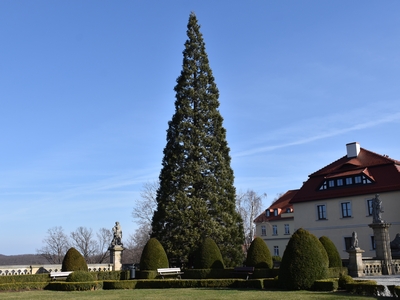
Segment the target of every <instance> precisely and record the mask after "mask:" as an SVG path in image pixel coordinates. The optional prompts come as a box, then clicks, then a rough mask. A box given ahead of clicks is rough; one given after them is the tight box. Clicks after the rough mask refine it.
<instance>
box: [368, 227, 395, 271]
mask: <svg viewBox="0 0 400 300" xmlns="http://www.w3.org/2000/svg"><path fill="white" fill-rule="evenodd" d="M390 225H391V224H389V223H383V222H382V223H372V224H369V225H368V226H369V227H371V228H372V230H373V231H374V239H375V246H376V249H375V252H376V258H377V259H380V260H382V275H393V270H392V252H391V250H390V237H389V227H390Z"/></svg>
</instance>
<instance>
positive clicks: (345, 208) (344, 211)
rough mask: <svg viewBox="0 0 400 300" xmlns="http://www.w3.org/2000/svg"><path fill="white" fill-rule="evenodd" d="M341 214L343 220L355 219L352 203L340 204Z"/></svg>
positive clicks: (344, 202)
mask: <svg viewBox="0 0 400 300" xmlns="http://www.w3.org/2000/svg"><path fill="white" fill-rule="evenodd" d="M340 214H341V216H342V218H343V219H345V218H352V217H353V211H352V205H351V201H343V202H340Z"/></svg>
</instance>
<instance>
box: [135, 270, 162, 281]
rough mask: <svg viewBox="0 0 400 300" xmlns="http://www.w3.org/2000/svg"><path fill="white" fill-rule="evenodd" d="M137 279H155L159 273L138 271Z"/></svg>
mask: <svg viewBox="0 0 400 300" xmlns="http://www.w3.org/2000/svg"><path fill="white" fill-rule="evenodd" d="M135 275H136V278H140V279H155V278H156V277H157V271H155V270H146V271H136V274H135Z"/></svg>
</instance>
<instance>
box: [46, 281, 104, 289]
mask: <svg viewBox="0 0 400 300" xmlns="http://www.w3.org/2000/svg"><path fill="white" fill-rule="evenodd" d="M102 287H103V281H88V282H63V281H54V282H49V283H48V284H47V286H46V287H45V289H46V290H52V291H93V290H98V289H101V288H102Z"/></svg>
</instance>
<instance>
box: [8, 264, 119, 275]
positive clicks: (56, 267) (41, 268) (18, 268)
mask: <svg viewBox="0 0 400 300" xmlns="http://www.w3.org/2000/svg"><path fill="white" fill-rule="evenodd" d="M88 270H89V272H107V271H112V264H88ZM59 271H61V264H48V265H13V266H12V265H11V266H0V276H7V275H28V274H42V273H50V272H59Z"/></svg>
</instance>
